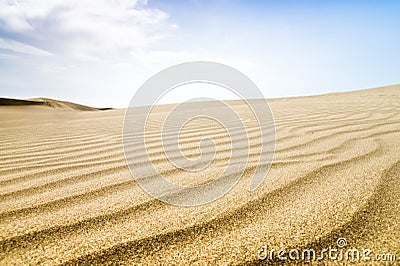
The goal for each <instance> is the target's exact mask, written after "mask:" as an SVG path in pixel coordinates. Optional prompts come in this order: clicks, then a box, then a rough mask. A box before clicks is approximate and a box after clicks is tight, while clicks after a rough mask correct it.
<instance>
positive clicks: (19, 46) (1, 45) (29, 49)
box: [0, 38, 51, 56]
mask: <svg viewBox="0 0 400 266" xmlns="http://www.w3.org/2000/svg"><path fill="white" fill-rule="evenodd" d="M0 49H4V50H9V51H14V52H17V53H23V54H30V55H40V56H46V55H51V54H50V53H49V52H46V51H43V50H41V49H38V48H36V47H33V46H31V45H27V44H24V43H20V42H17V41H13V40H7V39H2V38H0Z"/></svg>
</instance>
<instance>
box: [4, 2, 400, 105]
mask: <svg viewBox="0 0 400 266" xmlns="http://www.w3.org/2000/svg"><path fill="white" fill-rule="evenodd" d="M399 14H400V1H384V0H382V1H340V0H337V1H301V0H300V1H285V0H283V1H250V0H249V1H245V0H243V1H239V0H214V1H205V0H186V1H184V0H182V1H178V0H175V1H168V0H155V1H152V0H148V1H144V0H137V1H132V0H85V1H83V0H0V97H13V98H30V97H49V98H55V99H61V100H68V101H73V102H77V103H81V104H87V105H91V106H98V107H121V108H124V107H127V106H128V104H129V102H130V99H131V98H132V96H133V95H134V93H135V91H136V90H137V89H138V88H139V87H140V86H141V85H142V84H143V82H145V81H146V80H147V79H149V78H150V77H151V76H152V75H154V74H156V73H157V72H159V71H161V70H163V69H165V68H167V67H169V66H172V65H175V64H178V63H184V62H189V61H213V62H219V63H223V64H226V65H229V66H231V67H234V68H236V69H237V70H239V71H241V72H242V73H244V74H245V75H247V76H248V77H249V78H250V79H251V80H252V81H253V82H255V84H256V85H257V86H258V87H259V89H260V90H261V91H262V93H263V94H264V96H265V97H266V98H272V97H288V96H301V95H313V94H321V93H328V92H336V91H349V90H357V89H363V88H372V87H379V86H384V85H391V84H398V83H400V49H399V47H400V16H399ZM200 92H201V93H203V94H202V95H198V94H199V93H200ZM204 94H206V95H204ZM210 94H211V95H210ZM193 95H196V96H201V97H209V98H213V96H214V97H215V98H218V97H219V98H221V97H222V98H224V97H227V98H229V95H227V94H224V92H223V91H222V92H219V90H216V89H215V88H211V87H210V88H208V87H207V88H203V89H201V88H199V87H196V86H187V87H186V88H180V90H179V91H178V92H175V93H174V94H171V95H170V96H169V97H166V99H167V100H165V102H179V101H182V100H186V99H187V98H188V97H190V96H193Z"/></svg>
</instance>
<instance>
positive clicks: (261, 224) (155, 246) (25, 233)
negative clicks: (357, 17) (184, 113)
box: [0, 85, 400, 265]
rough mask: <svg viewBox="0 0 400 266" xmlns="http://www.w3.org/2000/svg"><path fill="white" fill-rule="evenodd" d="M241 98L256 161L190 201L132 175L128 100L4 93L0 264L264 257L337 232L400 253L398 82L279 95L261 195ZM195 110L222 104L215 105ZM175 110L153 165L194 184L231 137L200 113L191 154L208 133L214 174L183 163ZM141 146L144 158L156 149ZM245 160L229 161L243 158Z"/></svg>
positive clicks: (252, 129) (328, 243)
mask: <svg viewBox="0 0 400 266" xmlns="http://www.w3.org/2000/svg"><path fill="white" fill-rule="evenodd" d="M228 102H229V101H228ZM230 103H231V104H232V106H233V108H235V110H237V111H238V112H239V113H240V115H241V116H243V117H244V120H243V121H244V124H245V126H246V129H247V131H248V134H246V135H242V134H236V135H235V137H236V139H238V140H239V141H240V144H243V145H242V146H243V147H244V145H247V140H248V141H249V143H250V145H251V147H250V151H251V154H250V157H249V163H248V165H247V168H246V171H245V173H244V175H243V176H242V178H241V179H240V181H239V182H238V184H237V185H236V186H235V187H234V188H233V189H232V190H231V191H230V192H229V193H227V194H226V195H225V196H224V197H222V198H220V199H218V200H217V201H215V202H212V203H211V204H207V205H204V206H200V207H196V208H182V207H174V206H171V205H168V204H165V203H163V202H160V201H159V200H156V199H154V198H152V197H151V196H149V195H148V194H146V193H145V192H144V191H143V190H142V189H141V188H140V187H139V185H138V184H137V183H136V182H135V181H134V179H133V178H132V176H131V173H130V171H129V169H128V167H127V165H126V161H125V156H124V153H123V147H122V133H121V132H122V127H123V121H124V115H125V110H122V109H120V110H111V111H108V112H83V111H87V110H91V111H92V110H98V109H96V108H92V107H87V106H82V105H78V104H73V103H68V102H63V101H55V100H50V99H32V100H12V99H1V100H0V104H1V105H2V106H0V121H1V123H0V147H1V149H0V265H35V264H43V265H57V264H64V265H81V264H83V265H90V264H105V265H120V264H121V265H131V264H134V265H168V264H174V265H258V264H259V263H260V261H259V258H258V255H257V254H258V251H259V249H260V248H261V247H265V246H267V247H268V249H269V250H272V249H275V250H279V249H281V248H285V249H286V250H290V249H292V248H297V249H300V250H301V249H305V248H307V249H310V248H312V249H314V250H316V251H317V252H320V251H321V250H323V249H328V248H329V247H333V248H336V247H337V246H338V244H337V239H339V238H345V239H346V242H347V246H345V247H346V248H359V249H360V250H361V251H362V250H363V249H370V250H372V252H373V253H372V254H371V258H374V257H373V256H374V255H375V254H379V253H382V254H383V253H386V254H388V253H393V254H396V253H397V256H400V86H399V85H396V86H389V87H384V88H376V89H370V90H360V91H354V92H347V93H335V94H326V95H318V96H312V97H297V98H285V99H273V100H271V101H270V106H271V109H272V111H273V115H274V118H275V124H276V137H277V143H276V152H275V158H274V161H273V164H272V168H271V171H270V172H269V174H268V176H267V177H266V179H265V180H264V183H263V184H262V185H261V186H260V187H259V188H258V189H257V190H255V191H254V192H249V191H248V188H249V182H250V180H251V178H252V172H253V170H254V168H255V166H256V165H257V163H258V158H259V147H260V143H259V142H258V141H259V135H258V133H257V132H258V124H257V121H255V119H254V117H253V114H252V113H251V112H250V111H249V109H248V108H247V105H246V104H245V103H243V102H240V101H235V102H230ZM36 105H42V106H43V107H37V106H36ZM194 106H197V107H201V108H214V109H215V110H213V111H215V112H218V109H216V108H215V106H213V105H212V102H204V103H201V104H199V103H196V105H192V107H194ZM48 107H52V108H48ZM172 107H173V106H172V105H170V106H159V107H158V108H156V109H157V110H156V113H155V115H153V116H152V117H149V124H148V126H149V128H150V129H151V131H150V132H149V134H148V135H146V142H148V154H149V156H150V158H151V159H152V161H153V162H154V166H155V167H156V169H158V170H159V171H160V172H162V173H163V174H164V175H166V177H167V178H169V179H170V180H172V181H174V182H178V183H179V182H185V184H188V185H191V184H196V183H198V182H204V180H209V179H213V178H215V177H216V176H217V175H218V174H219V173H220V171H221V170H222V169H224V167H225V166H226V164H227V163H230V160H229V156H231V151H230V145H229V136H227V134H225V133H226V132H225V131H224V129H223V128H221V127H220V125H219V124H217V123H216V124H213V123H211V122H210V121H206V120H199V121H197V122H196V121H193V124H190V123H189V124H188V125H187V127H184V128H183V131H182V132H181V135H180V138H181V140H182V142H181V143H180V148H181V150H182V153H184V154H185V155H187V156H193V157H196V156H199V149H198V145H199V143H200V141H199V140H200V139H202V138H204V137H209V138H211V139H213V141H214V143H215V146H216V150H217V155H216V157H215V160H214V162H213V163H212V164H211V165H210V169H209V168H207V169H206V170H205V173H186V172H184V171H181V170H180V169H177V168H176V167H175V166H174V165H172V164H171V163H170V162H169V161H168V160H167V158H165V154H164V153H163V145H168V144H169V143H170V142H169V141H170V139H171V137H174V136H170V135H167V136H166V138H165V141H166V142H165V143H163V144H162V143H161V142H160V139H161V137H160V129H161V127H162V122H163V120H162V118H163V117H165V116H166V115H167V114H168V112H169V110H170V109H171V108H172ZM57 109H63V110H57ZM64 110H75V111H73V112H72V111H64ZM221 115H223V114H221ZM235 125H236V124H235ZM167 133H168V132H167ZM242 146H240V148H238V150H242V148H241V147H242ZM132 156H133V158H134V159H135V160H137V162H138V167H141V166H140V162H142V161H144V156H145V154H140V153H138V152H135V153H133V154H132ZM236 156H237V157H235V158H231V161H232V162H231V163H235V162H238V161H239V160H243V159H245V158H243V157H242V155H241V153H239V155H236ZM147 179H148V182H153V181H154V179H153V178H152V176H149V177H148V178H147ZM222 182H224V180H222ZM222 182H221V183H222ZM167 193H168V192H167ZM168 196H170V197H178V196H179V195H176V194H173V193H171V194H170V195H168ZM346 242H344V243H346ZM341 243H342V242H341ZM275 254H276V253H275ZM336 254H337V253H336ZM286 255H287V254H286ZM319 255H320V253H318V254H317V256H319ZM325 258H326V257H325ZM398 259H399V258H398ZM264 262H266V263H271V264H272V263H273V262H278V261H277V259H276V257H275V259H274V260H273V261H270V260H265V261H264ZM327 262H332V261H326V259H325V261H323V262H320V263H319V264H321V265H322V263H323V264H325V263H327ZM341 263H343V264H351V263H346V261H341V262H337V264H335V265H340V264H341ZM374 263H375V262H374V261H373V259H372V261H371V264H374ZM316 264H317V263H316ZM277 265H279V264H277ZM312 265H314V263H313V264H312ZM368 265H370V262H368ZM378 265H380V264H378ZM387 265H391V264H387ZM393 265H395V263H393Z"/></svg>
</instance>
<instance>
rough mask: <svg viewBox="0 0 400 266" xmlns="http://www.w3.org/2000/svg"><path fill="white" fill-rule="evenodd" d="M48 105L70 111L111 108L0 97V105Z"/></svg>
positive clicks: (48, 100)
mask: <svg viewBox="0 0 400 266" xmlns="http://www.w3.org/2000/svg"><path fill="white" fill-rule="evenodd" d="M37 105H39V106H48V107H51V108H54V109H59V110H70V111H72V110H73V111H101V110H110V109H112V108H95V107H90V106H86V105H81V104H77V103H71V102H66V101H60V100H54V99H49V98H31V99H28V100H20V99H9V98H0V106H37Z"/></svg>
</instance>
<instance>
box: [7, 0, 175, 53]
mask: <svg viewBox="0 0 400 266" xmlns="http://www.w3.org/2000/svg"><path fill="white" fill-rule="evenodd" d="M146 4H147V3H146V1H131V0H86V1H80V0H69V1H62V0H20V1H18V0H14V1H11V0H0V21H1V22H2V24H3V25H5V28H3V29H2V30H3V32H8V33H9V34H8V35H11V36H14V37H18V38H17V39H18V41H19V42H24V43H25V44H26V45H27V47H32V49H30V52H32V51H34V48H35V47H37V49H38V50H35V51H36V54H40V53H37V52H38V51H44V50H46V51H49V52H51V53H53V54H60V55H63V56H73V57H77V58H80V59H87V58H92V59H95V58H113V59H116V60H118V58H124V56H126V55H129V53H130V52H131V51H132V50H135V49H145V48H146V47H148V46H149V45H150V44H152V43H153V42H154V41H156V40H159V39H161V38H163V37H165V36H166V35H167V34H168V32H169V31H172V30H174V29H176V25H175V24H173V23H170V22H169V21H168V14H166V13H165V12H163V11H161V10H158V9H151V8H149V7H147V6H146ZM0 25H1V24H0ZM21 44H22V43H21ZM21 44H20V45H19V47H20V48H21V49H19V50H21V51H22V50H29V49H27V47H25V48H22V46H21ZM22 45H23V44H22Z"/></svg>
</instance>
